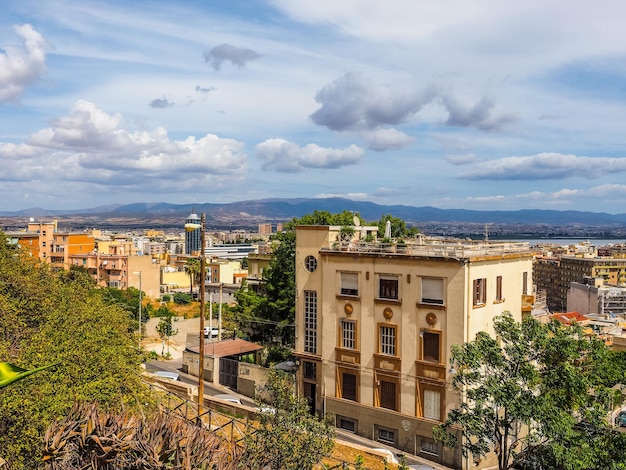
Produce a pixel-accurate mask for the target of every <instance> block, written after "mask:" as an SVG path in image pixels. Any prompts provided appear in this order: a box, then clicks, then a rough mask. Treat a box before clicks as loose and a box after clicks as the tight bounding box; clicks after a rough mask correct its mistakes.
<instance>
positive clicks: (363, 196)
mask: <svg viewBox="0 0 626 470" xmlns="http://www.w3.org/2000/svg"><path fill="white" fill-rule="evenodd" d="M313 197H314V198H315V199H327V198H331V197H341V198H344V199H350V200H352V201H367V200H368V199H369V198H370V197H371V196H370V195H369V194H367V193H326V194H316V195H315V196H313Z"/></svg>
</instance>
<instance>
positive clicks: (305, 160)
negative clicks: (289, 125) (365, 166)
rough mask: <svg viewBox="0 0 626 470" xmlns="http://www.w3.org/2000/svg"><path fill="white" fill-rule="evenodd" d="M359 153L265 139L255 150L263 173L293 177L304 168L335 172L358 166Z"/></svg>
mask: <svg viewBox="0 0 626 470" xmlns="http://www.w3.org/2000/svg"><path fill="white" fill-rule="evenodd" d="M363 153H364V152H363V150H362V149H361V148H359V147H357V146H356V145H350V146H349V147H346V148H344V149H332V148H324V147H320V146H319V145H315V144H308V145H305V146H304V147H300V146H299V145H297V144H294V143H293V142H289V141H287V140H284V139H268V140H266V141H265V142H261V143H260V144H258V145H257V146H256V154H257V156H258V157H259V158H260V159H261V162H262V163H261V167H262V168H263V169H264V170H274V171H279V172H286V173H295V172H299V171H302V170H304V169H305V168H318V169H336V168H341V167H343V166H347V165H354V164H356V163H358V162H359V161H360V160H361V158H362V157H363Z"/></svg>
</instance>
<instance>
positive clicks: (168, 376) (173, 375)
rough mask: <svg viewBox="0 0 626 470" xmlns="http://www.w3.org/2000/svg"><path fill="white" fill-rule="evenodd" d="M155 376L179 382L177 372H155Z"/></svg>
mask: <svg viewBox="0 0 626 470" xmlns="http://www.w3.org/2000/svg"><path fill="white" fill-rule="evenodd" d="M153 374H154V375H157V376H159V377H163V378H166V379H170V380H178V379H179V376H178V374H177V373H176V372H169V371H167V370H155V371H154V372H153Z"/></svg>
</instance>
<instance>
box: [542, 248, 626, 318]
mask: <svg viewBox="0 0 626 470" xmlns="http://www.w3.org/2000/svg"><path fill="white" fill-rule="evenodd" d="M534 277H535V279H537V290H545V292H546V301H547V305H548V308H549V309H550V310H551V311H553V312H564V311H566V310H567V309H568V307H567V305H568V300H567V295H568V292H569V290H570V284H571V283H573V282H575V283H580V284H584V283H585V279H589V278H591V279H596V280H600V282H601V283H602V284H603V285H611V286H626V259H625V258H623V257H613V256H610V257H604V256H602V257H601V256H590V255H586V256H574V255H559V256H557V257H555V258H548V257H539V258H537V260H536V262H535V265H534Z"/></svg>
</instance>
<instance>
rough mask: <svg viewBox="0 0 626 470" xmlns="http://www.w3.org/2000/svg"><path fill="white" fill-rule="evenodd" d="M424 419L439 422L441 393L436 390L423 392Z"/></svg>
mask: <svg viewBox="0 0 626 470" xmlns="http://www.w3.org/2000/svg"><path fill="white" fill-rule="evenodd" d="M424 418H428V419H434V420H437V421H439V420H441V393H440V392H439V391H437V390H430V389H426V390H424Z"/></svg>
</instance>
